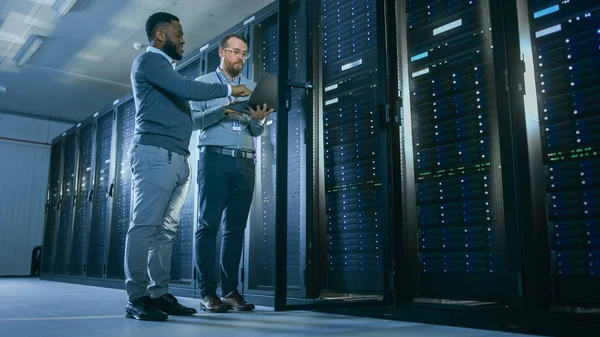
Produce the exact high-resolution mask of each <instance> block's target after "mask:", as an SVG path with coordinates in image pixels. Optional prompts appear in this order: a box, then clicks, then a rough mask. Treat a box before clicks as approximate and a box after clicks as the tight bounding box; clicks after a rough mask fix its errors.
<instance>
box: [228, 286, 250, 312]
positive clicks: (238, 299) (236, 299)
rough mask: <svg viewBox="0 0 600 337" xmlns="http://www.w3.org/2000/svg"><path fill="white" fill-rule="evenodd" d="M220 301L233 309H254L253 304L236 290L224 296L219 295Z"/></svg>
mask: <svg viewBox="0 0 600 337" xmlns="http://www.w3.org/2000/svg"><path fill="white" fill-rule="evenodd" d="M221 301H222V302H223V303H224V304H225V305H226V306H228V307H230V308H231V309H233V310H238V311H250V310H254V304H252V303H248V302H246V300H245V299H244V298H243V297H242V295H240V293H238V292H237V291H232V292H230V293H229V294H227V295H226V296H225V297H221Z"/></svg>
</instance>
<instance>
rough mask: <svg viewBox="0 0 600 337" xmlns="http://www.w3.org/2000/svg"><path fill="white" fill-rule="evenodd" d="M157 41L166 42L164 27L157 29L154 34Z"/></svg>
mask: <svg viewBox="0 0 600 337" xmlns="http://www.w3.org/2000/svg"><path fill="white" fill-rule="evenodd" d="M154 38H155V39H156V41H160V42H165V32H164V30H162V29H157V30H156V33H155V34H154Z"/></svg>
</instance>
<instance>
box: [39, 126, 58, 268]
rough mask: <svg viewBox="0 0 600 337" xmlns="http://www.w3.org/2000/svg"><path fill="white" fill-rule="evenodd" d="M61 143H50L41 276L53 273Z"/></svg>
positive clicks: (56, 141) (54, 141)
mask: <svg viewBox="0 0 600 337" xmlns="http://www.w3.org/2000/svg"><path fill="white" fill-rule="evenodd" d="M62 159H63V156H62V141H61V137H57V138H56V139H54V140H53V141H52V148H51V150H50V170H49V173H48V192H47V197H46V219H45V220H46V221H45V225H44V241H43V246H42V247H43V249H42V261H41V262H42V266H41V269H40V274H41V276H42V277H43V276H46V275H51V274H52V273H53V272H54V253H55V247H56V234H57V227H58V213H59V212H58V211H59V209H60V195H61V193H60V191H61V178H62V175H61V170H62V162H63V160H62Z"/></svg>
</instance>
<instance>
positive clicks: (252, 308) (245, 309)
mask: <svg viewBox="0 0 600 337" xmlns="http://www.w3.org/2000/svg"><path fill="white" fill-rule="evenodd" d="M254 309H255V307H248V308H241V309H236V308H234V307H231V310H235V311H252V310H254Z"/></svg>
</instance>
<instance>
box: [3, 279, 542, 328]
mask: <svg viewBox="0 0 600 337" xmlns="http://www.w3.org/2000/svg"><path fill="white" fill-rule="evenodd" d="M179 300H180V302H181V303H183V304H185V305H188V306H192V307H195V308H196V309H198V307H199V301H198V300H197V299H191V298H179ZM124 307H125V292H124V291H123V290H115V289H108V288H98V287H89V286H82V285H73V284H66V283H58V282H49V281H41V280H39V279H34V278H14V279H13V278H7V279H1V278H0V336H2V337H46V336H48V337H49V336H52V337H54V336H56V337H59V336H60V337H96V336H110V337H112V336H122V337H128V336H136V337H155V336H156V337H159V336H160V337H164V336H173V337H187V336H219V337H221V336H245V337H252V336H286V337H292V336H313V337H316V336H324V335H327V336H378V337H385V336H402V337H425V336H440V337H454V336H456V337H459V336H460V337H501V336H502V337H521V336H530V335H520V334H511V333H502V332H494V331H485V330H475V329H463V328H455V327H444V326H435V325H428V324H419V323H408V322H398V321H387V320H378V319H370V318H357V317H350V316H341V315H329V314H322V313H314V312H308V311H293V312H283V313H282V312H273V311H272V310H271V309H270V308H264V307H259V308H257V310H256V311H254V312H252V313H238V312H228V313H225V314H208V313H204V312H199V313H198V314H196V315H194V316H190V317H177V316H170V317H169V320H168V321H166V322H142V321H136V320H132V319H126V318H124Z"/></svg>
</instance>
